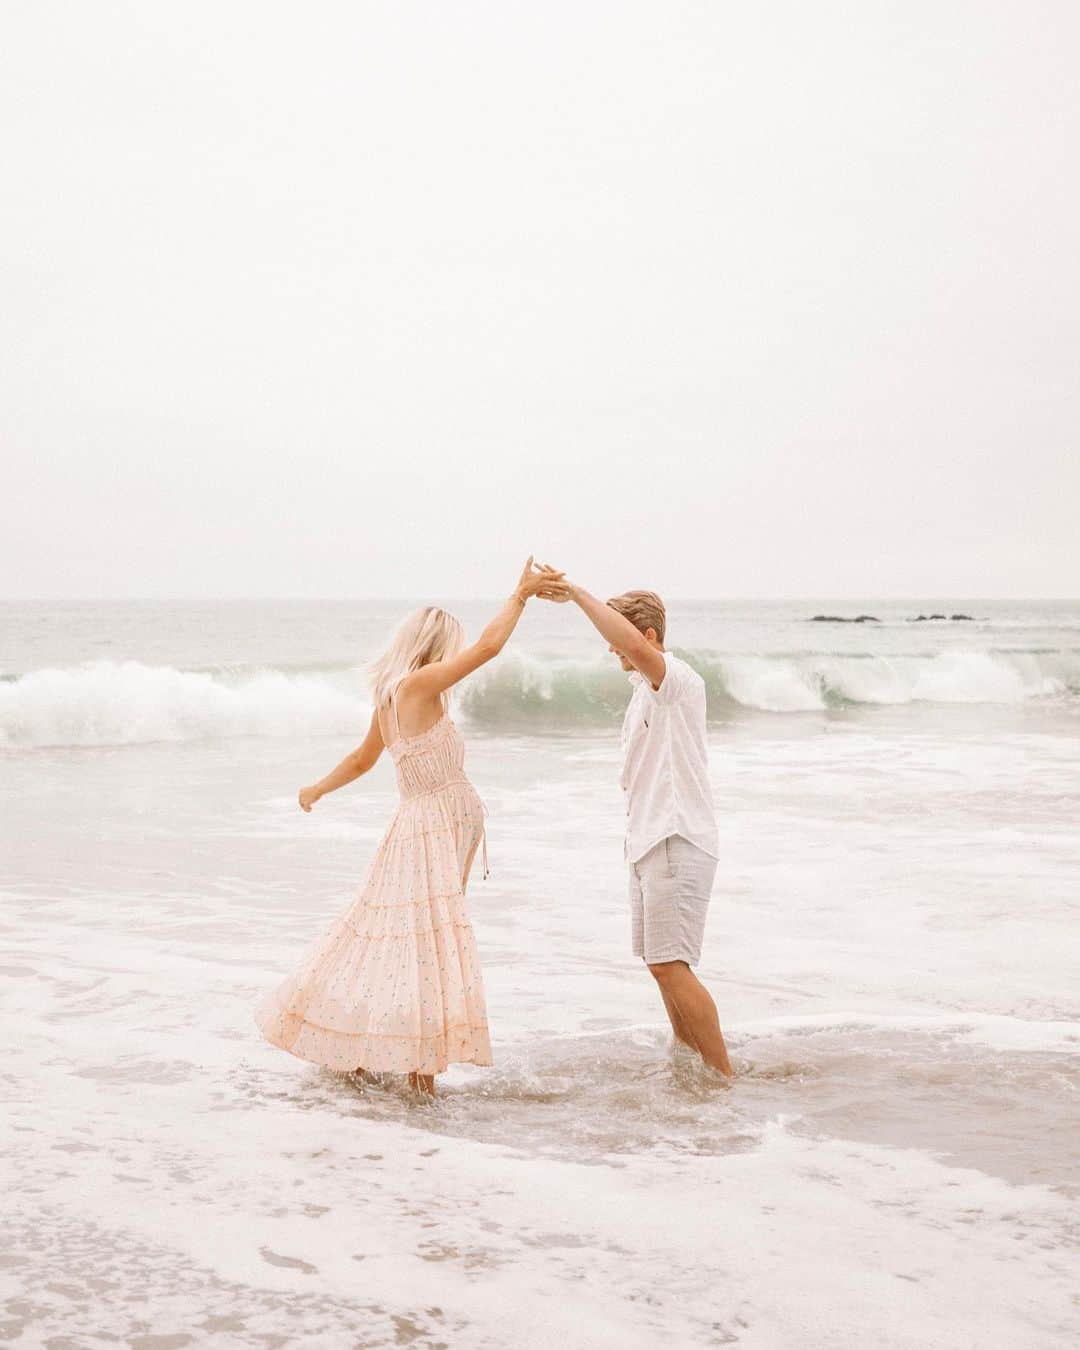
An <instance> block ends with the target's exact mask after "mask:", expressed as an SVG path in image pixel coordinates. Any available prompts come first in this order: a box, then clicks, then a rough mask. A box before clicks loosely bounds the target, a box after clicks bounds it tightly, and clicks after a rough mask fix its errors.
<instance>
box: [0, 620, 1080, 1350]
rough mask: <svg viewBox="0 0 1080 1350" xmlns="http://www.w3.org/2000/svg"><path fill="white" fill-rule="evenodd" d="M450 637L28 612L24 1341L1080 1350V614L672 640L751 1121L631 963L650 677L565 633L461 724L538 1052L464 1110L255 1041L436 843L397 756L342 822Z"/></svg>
mask: <svg viewBox="0 0 1080 1350" xmlns="http://www.w3.org/2000/svg"><path fill="white" fill-rule="evenodd" d="M449 607H451V608H454V610H455V612H457V613H458V614H459V615H460V617H461V618H462V619H463V621H464V622H465V625H466V629H467V631H468V632H469V633H470V635H473V636H475V635H476V634H478V633H479V631H480V628H481V627H482V625H483V623H484V621H485V620H486V618H487V617H489V616H490V614H491V613H492V612H494V608H495V605H494V603H488V604H479V603H476V602H470V603H468V604H461V605H452V604H451V605H450V606H449ZM408 608H409V605H408V604H406V603H403V602H400V601H394V602H390V601H385V602H374V601H352V602H346V601H332V602H331V601H326V602H310V601H230V602H222V603H210V602H198V603H196V602H175V603H170V602H162V601H155V602H150V601H146V602H115V603H97V602H85V603H78V604H75V603H71V604H63V605H61V604H53V603H45V602H40V603H13V602H9V603H5V604H3V605H0V794H2V797H0V805H2V811H0V838H2V840H3V871H2V875H0V892H2V897H3V913H2V925H3V950H2V952H0V988H2V991H3V1002H2V1005H0V1006H2V1012H3V1024H4V1027H5V1031H6V1054H5V1056H4V1064H3V1070H2V1072H3V1080H4V1099H5V1116H6V1123H7V1128H6V1134H5V1145H6V1147H5V1150H4V1163H3V1168H4V1174H3V1175H4V1194H5V1219H6V1223H5V1225H4V1233H3V1241H2V1245H0V1294H2V1295H3V1306H4V1312H3V1318H2V1321H0V1326H2V1328H3V1331H4V1336H5V1339H11V1340H12V1341H16V1342H17V1343H18V1344H20V1345H43V1346H46V1345H47V1346H55V1347H61V1346H83V1345H97V1344H100V1343H104V1342H106V1341H109V1342H118V1343H120V1344H124V1345H129V1346H134V1347H139V1348H140V1350H170V1348H171V1347H178V1346H183V1345H188V1344H191V1345H200V1346H201V1345H222V1346H227V1345H235V1346H249V1345H250V1346H291V1345H296V1346H301V1345H302V1346H305V1347H306V1346H323V1345H325V1346H328V1347H338V1346H364V1347H369V1346H371V1347H376V1346H392V1345H412V1346H418V1347H436V1346H446V1347H452V1348H453V1350H458V1348H459V1347H469V1348H471V1347H492V1348H495V1347H499V1348H500V1350H502V1347H507V1346H515V1347H518V1346H527V1347H531V1346H537V1347H543V1346H555V1345H560V1346H572V1347H578V1346H588V1347H593V1346H596V1347H609V1346H610V1347H613V1348H614V1347H619V1348H620V1350H626V1348H627V1347H642V1348H643V1350H644V1347H649V1348H650V1350H651V1348H652V1347H655V1346H656V1345H657V1344H660V1343H663V1344H666V1345H670V1346H672V1347H682V1346H713V1345H738V1346H739V1347H741V1350H817V1348H818V1347H821V1348H822V1350H824V1348H825V1347H843V1348H844V1350H846V1348H847V1347H852V1350H854V1347H859V1348H860V1350H862V1347H864V1346H866V1345H873V1346H875V1347H878V1350H889V1348H891V1347H895V1350H915V1348H918V1350H922V1347H941V1348H942V1350H956V1348H957V1347H959V1346H978V1347H979V1350H996V1348H997V1347H1000V1350H1064V1347H1066V1346H1072V1345H1075V1344H1076V1343H1077V1342H1078V1339H1080V1308H1078V1306H1077V1302H1076V1288H1077V1278H1076V1276H1077V1264H1076V1236H1077V1220H1076V1201H1077V1197H1078V1196H1080V1155H1078V1150H1077V1146H1076V1140H1077V1137H1078V1125H1080V1111H1078V1104H1080V1096H1078V1089H1080V1023H1078V1015H1080V981H1078V978H1077V974H1078V969H1080V943H1078V924H1077V909H1078V889H1080V888H1078V884H1077V882H1078V877H1080V834H1078V830H1077V820H1078V819H1080V774H1078V745H1080V742H1078V733H1080V601H1074V602H1063V601H1057V602H1036V601H1031V602H1019V601H1016V602H1008V603H1004V602H990V601H983V600H977V599H955V598H954V599H950V600H949V601H947V602H942V601H941V600H940V599H939V600H912V601H904V602H898V601H888V602H883V601H880V600H878V601H875V600H873V599H867V600H862V601H858V602H848V601H845V602H838V601H829V600H808V601H805V602H787V603H783V604H781V603H764V602H763V603H749V602H743V603H738V604H736V603H727V602H713V601H701V602H694V603H690V602H686V603H679V604H672V605H671V606H670V611H669V634H668V641H669V645H670V646H671V647H673V648H674V649H675V650H676V651H677V652H678V653H679V654H680V655H683V656H685V657H686V659H687V660H689V661H690V662H691V663H692V664H693V665H694V666H695V667H696V668H697V669H698V670H699V671H700V672H701V673H702V675H703V676H704V678H705V680H706V685H707V689H708V696H709V719H710V725H709V736H710V756H711V768H712V778H713V786H714V795H715V804H716V812H717V819H718V823H719V829H720V846H721V855H722V857H721V863H720V867H719V870H718V874H717V882H716V888H715V891H714V895H713V900H712V905H711V910H710V918H709V924H708V929H707V935H706V941H705V952H704V957H703V961H702V965H701V968H700V971H699V974H700V975H701V977H702V979H703V980H704V981H705V983H706V984H707V985H708V986H709V987H710V989H711V990H712V992H713V995H714V997H715V999H716V1003H717V1006H718V1009H719V1013H720V1019H721V1024H722V1026H723V1028H724V1031H725V1035H726V1036H727V1040H728V1044H729V1047H730V1050H731V1053H732V1058H733V1060H734V1062H735V1065H736V1068H737V1070H738V1075H737V1078H736V1080H735V1083H734V1085H733V1086H732V1087H730V1088H725V1087H723V1086H721V1085H718V1084H717V1082H716V1081H715V1080H714V1079H712V1078H711V1077H710V1076H709V1075H708V1074H706V1073H704V1072H702V1071H700V1070H699V1069H698V1068H697V1067H695V1066H694V1065H693V1064H687V1063H686V1062H685V1061H684V1060H683V1059H681V1058H675V1057H673V1056H672V1053H671V1050H670V1044H669V1042H670V1034H669V1032H668V1030H667V1025H666V1020H665V1019H664V1017H663V1011H662V1007H661V1005H660V1001H659V999H658V997H657V994H656V991H655V988H654V987H653V984H652V981H651V979H650V978H649V976H648V975H647V973H646V972H644V971H643V970H642V968H641V967H640V964H639V963H637V962H635V960H634V959H633V957H632V956H631V954H630V950H629V919H628V913H627V899H626V882H625V874H624V865H623V862H622V850H621V830H622V823H623V818H624V817H623V804H622V801H621V798H620V793H619V789H618V786H617V780H618V767H619V747H618V726H619V718H620V714H621V710H622V708H623V707H624V706H625V703H626V700H627V697H628V694H629V685H628V682H627V679H626V677H625V675H623V673H622V672H621V671H620V669H619V668H618V666H617V664H616V663H615V661H614V659H613V658H612V657H611V656H609V655H608V653H607V651H606V648H605V645H604V644H603V642H602V641H601V640H600V639H599V637H598V636H597V635H596V634H595V633H594V631H593V630H592V629H591V628H590V626H589V625H588V624H587V622H586V621H585V619H584V617H583V616H582V615H581V613H580V612H579V611H578V610H577V609H576V608H574V607H571V606H545V605H542V604H541V603H540V602H535V601H534V602H532V603H531V604H530V606H529V609H528V611H527V612H526V614H525V615H524V617H523V619H522V622H521V624H520V625H519V628H518V631H517V632H516V633H515V635H514V637H513V638H512V639H511V643H510V645H509V646H508V648H507V649H506V650H505V651H504V653H503V654H502V655H501V656H500V657H499V658H498V659H497V660H496V661H495V662H494V663H493V664H492V665H490V666H489V667H487V668H485V669H484V670H483V671H482V672H480V673H479V674H478V675H477V676H476V677H474V679H473V680H472V681H470V682H469V683H468V684H466V685H465V686H464V687H463V688H462V690H461V691H460V693H459V695H458V696H457V698H456V700H455V707H454V715H455V717H456V718H457V720H458V721H459V724H460V725H461V726H462V728H463V730H464V732H465V735H466V739H467V744H468V750H467V764H466V768H467V772H468V773H469V775H470V777H471V778H472V780H473V781H474V783H475V784H476V786H477V788H478V790H479V792H480V794H481V796H482V797H483V798H484V800H485V802H486V804H487V807H488V811H489V815H488V838H489V844H490V853H491V867H492V873H491V876H490V877H489V878H488V879H487V880H486V881H485V880H481V879H480V877H479V874H478V873H477V874H476V875H475V876H474V879H473V881H472V882H471V884H470V906H471V912H472V916H473V921H474V925H475V928H476V932H477V937H478V941H479V946H480V950H481V955H482V957H483V960H484V966H485V978H486V984H487V997H488V1005H489V1013H490V1017H491V1027H492V1034H493V1041H494V1051H495V1059H496V1063H495V1066H494V1067H493V1068H491V1069H482V1070H481V1069H474V1068H464V1067H457V1068H454V1069H452V1070H451V1071H450V1072H449V1073H448V1074H447V1075H445V1077H444V1078H441V1079H440V1097H439V1099H438V1100H437V1101H436V1102H435V1103H434V1104H428V1103H423V1102H419V1101H416V1100H413V1099H411V1098H410V1097H409V1095H408V1094H407V1093H406V1092H405V1091H404V1090H402V1088H401V1087H400V1086H399V1085H398V1084H396V1083H394V1082H393V1081H383V1082H379V1083H375V1084H366V1085H365V1084H360V1083H357V1082H356V1081H355V1080H353V1079H351V1078H348V1077H341V1076H337V1075H334V1074H331V1073H328V1072H326V1071H323V1070H320V1069H318V1068H316V1067H314V1066H312V1065H308V1064H305V1063H303V1062H301V1061H299V1060H296V1059H294V1058H292V1057H290V1056H288V1055H285V1054H282V1053H281V1052H279V1051H277V1050H274V1049H272V1048H271V1047H270V1046H268V1045H266V1044H265V1043H264V1042H262V1040H261V1039H260V1038H259V1036H258V1033H257V1031H256V1029H255V1027H254V1024H253V1021H252V1009H253V1005H254V1004H255V1002H256V1000H257V998H258V997H259V996H260V995H261V994H262V993H263V991H265V990H266V989H267V988H269V987H271V986H272V985H273V984H275V983H276V982H278V981H279V980H280V979H281V978H282V977H283V976H284V975H285V974H286V973H287V972H288V971H289V970H290V969H291V967H292V966H293V964H294V963H295V962H296V960H297V959H298V957H299V956H300V954H301V952H302V950H303V949H304V947H305V946H306V945H307V943H308V942H309V941H311V940H312V939H313V938H314V937H315V936H317V934H318V933H319V931H321V929H322V928H323V927H324V926H325V925H326V924H327V923H328V922H329V920H330V919H331V918H332V917H333V916H334V915H335V914H336V913H337V912H338V911H339V910H341V909H343V908H344V907H345V906H346V905H347V904H348V903H349V901H350V899H351V897H352V895H353V893H354V891H355V889H356V887H357V886H358V884H359V882H360V879H361V877H362V874H363V871H364V867H365V865H366V861H367V859H368V858H369V857H370V855H371V853H372V852H373V850H374V848H375V846H376V844H377V842H378V840H379V838H380V836H381V834H382V832H383V830H384V828H385V826H386V824H387V823H388V821H389V819H390V816H391V813H392V811H393V807H394V802H395V791H394V779H393V771H392V766H391V765H390V763H389V761H388V758H387V757H386V756H384V757H383V761H381V762H380V763H379V765H377V766H376V768H375V770H374V771H373V772H372V773H371V774H370V775H369V776H368V777H366V778H365V779H362V780H361V781H360V782H359V783H356V784H354V785H352V786H351V787H349V788H346V789H344V790H342V791H340V792H338V793H336V794H334V795H332V796H330V797H327V798H324V799H323V800H322V801H321V802H319V803H318V805H317V806H316V807H315V810H314V811H313V812H312V814H311V815H305V814H304V813H302V812H301V811H300V810H299V808H298V806H297V804H296V793H297V790H298V788H299V787H300V786H302V785H303V784H305V783H309V782H312V781H314V780H315V779H317V778H318V777H321V776H322V775H323V774H324V773H325V772H326V771H327V770H329V769H330V768H331V767H333V765H334V764H335V763H337V761H338V760H339V759H340V758H341V757H342V756H343V755H344V754H345V753H346V752H347V751H348V750H350V749H351V748H353V747H354V746H355V745H356V744H358V743H359V742H360V740H361V739H362V737H363V734H364V731H365V729H366V726H367V721H368V717H369V715H370V704H369V701H368V696H367V691H366V687H365V682H364V677H363V671H362V666H363V663H364V661H365V660H367V659H368V658H370V657H371V656H372V655H373V654H374V653H375V652H376V651H377V650H378V648H379V646H380V644H381V643H382V642H383V641H384V640H385V638H386V637H387V636H388V634H389V632H390V630H391V628H392V626H393V624H394V623H395V622H396V620H397V619H398V618H400V617H401V616H402V615H403V614H404V613H405V612H406V611H407V609H408ZM815 615H823V616H826V618H825V619H820V620H815V617H814V616H815ZM859 615H866V616H872V618H867V619H865V620H864V621H863V622H835V621H829V619H828V616H833V617H834V618H850V619H854V618H856V617H857V616H859ZM920 615H923V616H925V617H923V618H921V619H920V617H919V616H920ZM934 615H942V616H944V617H937V618H935V617H931V616H934ZM953 615H966V616H969V617H967V618H959V617H957V618H953V617H952V616H953Z"/></svg>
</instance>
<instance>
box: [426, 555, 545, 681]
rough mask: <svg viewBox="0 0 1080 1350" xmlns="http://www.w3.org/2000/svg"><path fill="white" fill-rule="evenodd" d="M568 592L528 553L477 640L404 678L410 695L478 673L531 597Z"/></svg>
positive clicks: (499, 648) (507, 635) (513, 627)
mask: <svg viewBox="0 0 1080 1350" xmlns="http://www.w3.org/2000/svg"><path fill="white" fill-rule="evenodd" d="M569 589H570V588H569V586H568V585H567V584H566V582H565V581H563V574H562V573H561V572H557V571H556V570H555V568H553V567H547V566H544V567H534V566H533V560H532V554H530V555H529V559H528V561H527V562H526V564H525V567H524V569H523V570H522V573H521V576H520V577H519V578H518V583H517V585H516V586H515V587H514V589H513V591H512V592H511V595H510V598H509V599H508V600H507V602H506V604H505V605H503V607H502V609H500V610H499V612H498V614H496V615H495V617H494V618H493V619H492V620H491V622H490V623H489V624H488V626H487V627H486V628H485V629H484V631H483V632H482V633H481V634H480V637H479V638H478V639H477V641H476V642H474V643H473V644H472V646H471V647H466V648H465V650H464V651H461V652H459V653H458V654H457V656H454V657H451V658H450V660H449V661H433V662H432V663H431V664H430V665H428V666H421V668H420V669H419V670H415V671H413V673H412V674H411V675H409V676H407V679H408V684H409V690H410V692H415V693H416V694H418V695H419V696H420V697H421V698H424V697H434V696H435V695H437V694H443V693H445V692H446V690H447V689H451V688H452V687H453V686H454V685H455V684H458V683H460V681H461V680H463V679H464V678H465V676H466V675H471V674H472V673H473V671H474V670H479V668H480V667H481V666H482V665H485V664H486V663H487V662H488V661H490V660H491V659H492V658H493V657H495V656H498V654H499V653H500V652H501V651H502V649H503V647H505V646H506V642H507V639H508V638H509V636H510V634H511V633H512V632H513V631H514V629H515V628H516V627H517V621H518V619H520V618H521V615H522V613H523V612H524V610H525V605H526V604H527V602H528V600H529V598H530V597H531V596H534V595H540V596H543V598H544V599H545V600H556V599H565V598H567V597H568V596H569Z"/></svg>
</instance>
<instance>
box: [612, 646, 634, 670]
mask: <svg viewBox="0 0 1080 1350" xmlns="http://www.w3.org/2000/svg"><path fill="white" fill-rule="evenodd" d="M608 651H609V652H611V654H612V656H617V657H618V658H619V665H620V666H622V668H623V670H633V669H634V667H633V665H632V664H631V663H630V662H629V661H628V660H627V659H626V657H625V656H623V654H622V652H621V651H619V649H618V647H611V646H609V647H608Z"/></svg>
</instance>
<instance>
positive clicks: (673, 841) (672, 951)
mask: <svg viewBox="0 0 1080 1350" xmlns="http://www.w3.org/2000/svg"><path fill="white" fill-rule="evenodd" d="M715 877H716V859H715V858H710V857H709V855H708V854H707V853H705V852H704V851H703V850H702V849H700V848H698V847H697V845H696V844H691V843H690V842H689V841H688V840H686V839H684V838H683V837H682V835H680V834H672V835H669V836H668V837H667V839H662V840H661V841H660V843H659V844H656V845H655V846H654V847H653V848H651V849H649V851H648V853H646V854H644V855H643V856H642V857H640V858H639V859H638V860H637V862H635V863H631V864H630V928H631V935H632V941H633V948H634V955H635V956H640V957H641V958H642V960H644V961H646V962H647V963H648V964H649V965H650V966H655V965H659V964H661V963H662V962H664V961H685V962H686V963H687V965H691V966H696V965H697V963H698V962H699V961H700V960H701V943H702V939H703V938H704V936H705V916H706V915H707V914H708V912H709V896H710V895H711V894H712V888H713V880H714V878H715Z"/></svg>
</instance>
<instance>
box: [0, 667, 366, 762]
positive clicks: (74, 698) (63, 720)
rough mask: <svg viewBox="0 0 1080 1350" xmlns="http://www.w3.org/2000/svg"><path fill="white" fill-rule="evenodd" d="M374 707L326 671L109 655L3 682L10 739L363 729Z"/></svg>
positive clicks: (0, 706)
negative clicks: (242, 669) (233, 672)
mask: <svg viewBox="0 0 1080 1350" xmlns="http://www.w3.org/2000/svg"><path fill="white" fill-rule="evenodd" d="M369 716H370V708H369V707H368V706H367V705H365V703H364V702H363V701H362V699H360V698H359V697H357V696H356V695H355V694H351V693H350V692H349V691H348V690H347V689H344V688H342V687H341V683H340V681H337V682H335V680H334V679H333V678H332V677H329V676H327V675H325V674H315V673H312V674H303V673H300V674H286V673H284V672H282V671H276V670H264V671H257V672H253V673H251V674H248V675H245V676H240V677H230V676H227V675H224V674H213V673H209V672H205V671H192V670H176V669H174V668H173V667H171V666H147V665H143V664H142V663H141V662H139V661H124V662H120V663H117V662H112V661H99V662H95V663H93V664H90V665H84V666H76V667H68V668H66V669H53V670H38V671H33V672H31V673H30V674H28V675H24V676H22V678H21V679H18V680H14V681H7V682H5V683H3V684H0V744H5V745H9V746H58V745H132V744H140V743H145V742H148V741H193V740H204V739H207V738H211V737H226V736H288V735H297V734H303V733H305V732H306V733H310V732H344V731H350V730H352V731H355V730H356V729H357V728H358V727H362V726H363V725H365V723H366V721H367V718H368V717H369Z"/></svg>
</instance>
